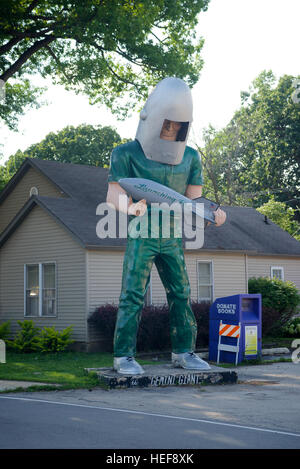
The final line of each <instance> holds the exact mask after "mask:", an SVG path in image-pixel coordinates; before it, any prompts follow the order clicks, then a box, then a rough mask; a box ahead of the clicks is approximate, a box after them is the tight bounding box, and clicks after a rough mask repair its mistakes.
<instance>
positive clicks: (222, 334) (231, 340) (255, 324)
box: [209, 294, 261, 364]
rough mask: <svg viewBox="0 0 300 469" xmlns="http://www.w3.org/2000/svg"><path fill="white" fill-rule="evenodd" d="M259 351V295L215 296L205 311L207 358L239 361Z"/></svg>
mask: <svg viewBox="0 0 300 469" xmlns="http://www.w3.org/2000/svg"><path fill="white" fill-rule="evenodd" d="M260 353H261V295H260V294H255V295H254V294H241V295H233V296H226V297H223V298H217V299H216V300H215V301H214V303H213V304H212V305H211V307H210V311H209V360H211V361H215V362H219V361H220V362H223V363H235V364H237V363H240V362H241V361H243V360H251V359H255V358H258V356H259V355H260Z"/></svg>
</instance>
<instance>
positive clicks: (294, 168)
mask: <svg viewBox="0 0 300 469" xmlns="http://www.w3.org/2000/svg"><path fill="white" fill-rule="evenodd" d="M295 82H299V83H300V80H298V79H296V78H295V77H292V76H288V75H285V76H283V77H281V78H280V79H279V81H278V82H277V83H276V79H275V77H274V75H273V73H272V72H271V71H269V72H266V71H264V72H262V73H261V74H260V75H259V76H258V77H257V78H256V79H255V80H254V82H253V84H252V86H251V87H250V89H249V91H248V92H243V93H241V98H242V102H241V107H240V109H239V110H237V111H236V112H235V114H234V116H233V118H232V119H231V121H230V122H229V124H228V125H227V126H226V127H225V128H224V129H222V130H220V131H217V130H215V129H213V128H212V127H210V128H209V129H207V130H206V131H205V132H204V148H203V149H201V148H200V149H199V150H200V152H201V154H202V161H203V166H204V175H205V179H206V181H207V182H208V188H209V193H210V194H211V195H213V196H214V197H215V199H216V200H217V201H219V202H220V201H221V203H223V204H229V205H252V206H254V207H259V206H261V205H262V204H264V203H266V202H267V201H268V200H269V197H270V195H272V194H274V196H275V197H276V200H278V201H282V202H285V201H288V203H290V204H291V206H292V207H293V208H294V210H295V211H294V215H295V216H297V215H299V212H298V209H299V205H300V204H299V200H300V184H299V181H300V104H299V102H300V100H299V101H298V99H293V98H294V97H295V91H297V90H295V86H294V84H295Z"/></svg>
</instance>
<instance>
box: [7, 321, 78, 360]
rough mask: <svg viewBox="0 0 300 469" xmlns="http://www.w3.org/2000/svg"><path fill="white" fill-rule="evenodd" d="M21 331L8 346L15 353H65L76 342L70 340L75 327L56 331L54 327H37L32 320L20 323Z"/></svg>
mask: <svg viewBox="0 0 300 469" xmlns="http://www.w3.org/2000/svg"><path fill="white" fill-rule="evenodd" d="M18 324H19V326H20V327H21V330H20V331H19V332H18V333H17V334H16V336H15V338H14V340H13V341H9V342H8V345H9V347H10V348H11V349H13V350H14V351H15V352H22V353H30V352H63V351H64V350H65V349H66V348H67V347H68V345H70V344H71V343H73V342H74V341H73V340H72V339H71V338H70V337H71V334H72V331H73V327H72V326H69V327H66V329H64V330H63V331H61V332H59V331H56V330H55V328H54V327H44V328H43V329H41V328H39V327H36V326H35V325H34V322H33V321H32V320H27V319H26V320H24V321H18Z"/></svg>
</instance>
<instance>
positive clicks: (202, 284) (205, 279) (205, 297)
mask: <svg viewBox="0 0 300 469" xmlns="http://www.w3.org/2000/svg"><path fill="white" fill-rule="evenodd" d="M197 277H198V301H199V302H201V301H208V302H212V301H213V272H212V262H211V261H198V262H197Z"/></svg>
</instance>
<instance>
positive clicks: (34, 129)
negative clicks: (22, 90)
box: [0, 0, 300, 164]
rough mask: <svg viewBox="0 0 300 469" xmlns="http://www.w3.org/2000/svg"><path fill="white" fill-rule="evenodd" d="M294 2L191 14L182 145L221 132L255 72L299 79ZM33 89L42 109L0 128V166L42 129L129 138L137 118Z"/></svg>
mask: <svg viewBox="0 0 300 469" xmlns="http://www.w3.org/2000/svg"><path fill="white" fill-rule="evenodd" d="M299 18H300V2H299V0H284V1H283V0H211V2H210V4H209V7H208V10H207V12H202V13H201V14H200V15H199V24H198V27H197V32H198V35H199V36H201V37H203V38H204V39H205V44H204V47H203V49H202V58H203V60H204V66H203V69H202V71H201V75H200V78H199V81H198V82H197V84H196V85H195V86H194V88H193V89H192V96H193V102H194V120H193V126H192V132H191V133H190V141H189V144H191V145H192V146H193V145H194V144H195V143H200V144H201V136H202V132H203V130H204V129H205V128H207V127H208V126H209V125H212V126H214V127H215V128H217V129H220V128H222V127H224V126H225V125H226V124H227V123H228V122H229V121H230V119H231V117H232V116H233V114H234V112H235V111H236V110H237V109H238V108H239V107H240V93H241V91H246V90H248V89H249V86H250V85H251V82H252V81H253V80H254V79H255V78H256V77H257V76H258V75H259V74H260V73H261V72H262V71H263V70H272V71H273V73H274V74H275V76H276V77H277V78H279V77H280V76H282V75H285V74H287V75H293V76H296V75H299V74H300V61H299V45H300V33H299V31H300V29H299ZM31 79H32V80H33V82H34V84H37V85H40V86H43V85H47V86H48V90H47V92H46V93H45V94H44V95H43V100H45V101H47V102H48V104H47V105H46V106H43V107H41V108H39V109H31V110H29V111H28V112H26V114H25V115H24V116H22V117H21V118H20V121H19V130H18V132H12V131H9V130H8V129H7V128H3V126H2V127H1V128H0V144H2V147H1V148H0V149H1V151H2V153H3V157H2V160H1V161H0V162H1V163H2V164H3V163H4V162H5V161H6V160H7V159H8V158H9V156H10V155H11V154H14V153H15V152H16V151H17V150H18V149H20V150H22V151H24V150H25V149H26V148H28V147H29V146H30V145H31V144H33V143H38V142H40V141H41V140H42V139H43V138H45V136H46V135H47V134H48V133H50V132H58V131H59V130H61V129H63V128H64V127H66V126H67V125H73V126H78V125H80V124H84V123H85V124H92V125H102V126H104V125H111V126H113V127H114V128H115V129H116V130H117V131H118V133H119V134H120V136H121V137H122V138H134V137H135V132H136V129H137V125H138V119H139V116H138V113H135V114H134V115H133V116H132V117H131V118H128V119H126V120H125V121H118V120H117V119H116V117H115V116H113V115H112V114H111V113H110V112H109V110H107V109H106V108H105V107H104V106H102V107H100V106H96V105H94V106H91V105H89V103H88V98H87V97H85V96H83V95H76V94H75V93H73V92H70V91H66V90H64V88H63V87H62V86H59V85H52V84H51V82H50V81H45V80H43V79H41V78H40V77H38V76H34V77H32V78H31Z"/></svg>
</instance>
